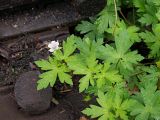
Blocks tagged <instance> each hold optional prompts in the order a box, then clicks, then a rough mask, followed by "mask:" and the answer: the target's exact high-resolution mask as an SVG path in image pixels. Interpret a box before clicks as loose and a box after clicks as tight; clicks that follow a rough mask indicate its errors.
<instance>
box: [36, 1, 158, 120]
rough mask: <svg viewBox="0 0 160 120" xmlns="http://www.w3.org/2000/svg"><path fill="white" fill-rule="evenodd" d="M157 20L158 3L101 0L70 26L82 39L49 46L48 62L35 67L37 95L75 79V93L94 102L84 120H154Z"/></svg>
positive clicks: (78, 38) (37, 62)
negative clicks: (99, 7)
mask: <svg viewBox="0 0 160 120" xmlns="http://www.w3.org/2000/svg"><path fill="white" fill-rule="evenodd" d="M124 10H125V11H124ZM127 10H128V11H127ZM126 11H127V12H126ZM123 12H125V14H124V13H123ZM159 21H160V1H159V0H107V1H106V7H105V8H104V9H103V10H102V12H100V13H99V14H98V15H97V16H95V18H94V19H90V20H89V21H82V22H81V23H80V24H79V25H78V26H77V27H76V30H77V31H79V32H80V34H82V35H83V36H84V37H77V36H74V35H71V36H70V37H68V38H67V40H66V41H64V42H63V43H62V46H61V47H60V48H59V47H57V46H58V45H59V44H58V43H56V42H52V43H51V44H53V45H49V47H50V51H51V52H52V53H53V54H52V55H51V56H50V57H49V58H48V60H40V61H36V62H35V63H36V65H37V66H38V67H40V68H41V70H43V71H44V73H42V74H41V75H40V80H39V81H38V87H37V88H38V90H40V89H44V88H47V87H48V86H52V87H53V86H54V84H55V83H56V80H59V81H60V82H61V83H64V82H65V83H67V84H70V85H72V84H73V79H72V75H77V76H80V77H81V78H80V80H79V91H80V92H85V93H88V94H89V95H90V94H92V95H94V96H96V97H97V99H96V100H97V104H96V105H90V106H89V108H86V109H85V110H83V111H82V112H83V113H84V114H86V115H87V116H90V117H91V118H97V119H98V120H160V90H159V88H160V86H159V84H158V83H159V81H160V22H159ZM141 44H143V46H146V48H145V49H144V47H141ZM135 46H136V47H135ZM145 50H146V51H145ZM147 50H148V51H147ZM142 51H143V52H142ZM147 52H149V54H147V55H146V53H147ZM143 53H145V54H143ZM89 91H92V92H89Z"/></svg>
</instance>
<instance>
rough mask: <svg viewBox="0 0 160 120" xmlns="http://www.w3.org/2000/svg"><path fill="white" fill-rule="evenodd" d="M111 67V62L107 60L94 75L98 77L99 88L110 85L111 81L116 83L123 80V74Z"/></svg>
mask: <svg viewBox="0 0 160 120" xmlns="http://www.w3.org/2000/svg"><path fill="white" fill-rule="evenodd" d="M110 68H111V67H110V63H108V62H105V63H104V65H103V67H102V68H101V69H100V72H99V73H96V74H95V75H94V78H96V79H97V80H96V81H97V86H98V88H101V87H102V86H104V85H106V84H108V85H109V83H111V84H115V83H118V82H122V81H123V79H122V76H121V75H119V74H118V71H117V70H111V69H110Z"/></svg>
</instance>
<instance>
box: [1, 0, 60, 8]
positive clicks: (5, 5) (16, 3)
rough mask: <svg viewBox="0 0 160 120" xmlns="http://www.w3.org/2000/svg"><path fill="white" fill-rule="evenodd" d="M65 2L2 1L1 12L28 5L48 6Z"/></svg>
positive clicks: (34, 0) (43, 0)
mask: <svg viewBox="0 0 160 120" xmlns="http://www.w3.org/2000/svg"><path fill="white" fill-rule="evenodd" d="M59 1H63V0H0V10H5V9H10V8H14V7H17V6H21V5H27V4H48V3H53V2H59Z"/></svg>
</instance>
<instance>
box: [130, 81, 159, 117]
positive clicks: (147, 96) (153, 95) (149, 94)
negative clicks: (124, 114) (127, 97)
mask: <svg viewBox="0 0 160 120" xmlns="http://www.w3.org/2000/svg"><path fill="white" fill-rule="evenodd" d="M156 89H157V87H156V86H153V85H151V84H148V86H147V87H146V88H141V92H140V93H138V94H137V95H136V97H137V98H136V100H137V101H136V102H135V103H134V106H133V107H132V108H130V109H131V115H132V116H136V118H135V120H151V119H155V120H156V119H157V120H158V119H159V118H160V101H159V100H160V91H157V90H156Z"/></svg>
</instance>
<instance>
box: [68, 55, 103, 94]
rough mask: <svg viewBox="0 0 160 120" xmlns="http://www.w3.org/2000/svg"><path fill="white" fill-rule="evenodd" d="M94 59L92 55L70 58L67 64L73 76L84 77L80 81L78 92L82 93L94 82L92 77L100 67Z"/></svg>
mask: <svg viewBox="0 0 160 120" xmlns="http://www.w3.org/2000/svg"><path fill="white" fill-rule="evenodd" d="M97 62H98V61H97V60H96V57H95V56H94V54H91V55H90V56H87V57H84V56H83V55H75V56H72V57H71V59H70V60H69V61H68V62H67V63H68V66H69V68H70V69H71V70H73V71H74V72H73V73H74V74H77V75H84V77H82V78H81V79H80V85H79V91H80V92H82V91H84V90H85V89H87V88H88V87H89V85H90V84H91V85H92V86H94V84H95V82H94V79H93V75H94V74H95V73H96V72H98V71H99V69H100V68H101V65H99V64H98V63H97Z"/></svg>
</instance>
